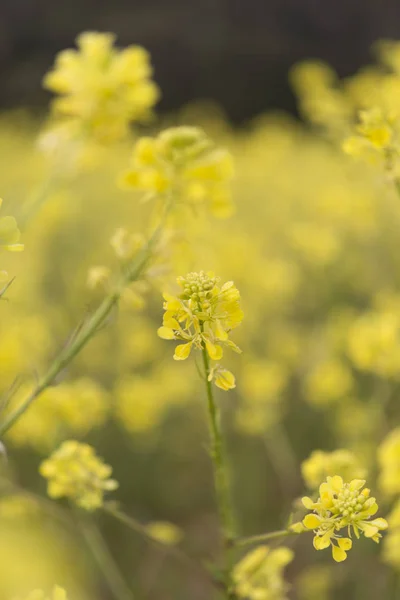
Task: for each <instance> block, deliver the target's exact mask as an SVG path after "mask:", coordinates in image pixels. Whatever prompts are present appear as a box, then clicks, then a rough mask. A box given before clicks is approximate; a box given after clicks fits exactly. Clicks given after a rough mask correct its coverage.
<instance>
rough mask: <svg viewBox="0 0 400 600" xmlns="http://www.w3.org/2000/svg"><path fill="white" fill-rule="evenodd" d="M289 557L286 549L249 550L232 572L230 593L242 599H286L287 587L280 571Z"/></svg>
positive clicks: (290, 554)
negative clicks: (232, 592)
mask: <svg viewBox="0 0 400 600" xmlns="http://www.w3.org/2000/svg"><path fill="white" fill-rule="evenodd" d="M293 557H294V553H293V551H292V550H290V549H289V548H286V547H281V548H276V549H275V550H273V549H270V548H269V547H268V546H259V547H258V548H255V549H254V550H251V551H250V552H249V553H248V554H246V556H245V557H244V558H242V560H241V561H240V562H239V563H238V564H237V565H236V566H235V567H234V569H233V573H232V580H233V585H234V593H235V594H236V596H237V597H238V598H244V599H246V600H286V598H287V596H286V592H287V590H288V585H287V583H286V582H285V580H284V579H283V570H284V568H285V567H286V565H288V564H289V563H290V562H291V561H292V560H293Z"/></svg>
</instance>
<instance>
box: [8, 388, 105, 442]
mask: <svg viewBox="0 0 400 600" xmlns="http://www.w3.org/2000/svg"><path fill="white" fill-rule="evenodd" d="M32 387H33V385H32V384H29V385H22V386H21V388H20V389H19V390H18V392H17V393H16V395H15V397H14V398H13V400H12V402H11V403H10V406H11V407H12V408H14V407H16V406H18V405H19V404H20V402H21V401H22V400H23V399H24V398H26V396H27V395H28V394H29V392H30V391H31V390H32ZM108 412H109V397H108V395H107V393H106V392H105V390H104V389H103V388H102V387H101V386H100V385H99V384H97V383H96V382H95V381H93V380H91V379H90V378H88V377H82V378H79V379H76V380H75V381H71V382H64V383H60V384H59V385H57V386H54V387H50V388H48V389H47V390H45V391H44V392H43V394H42V395H41V396H40V398H39V399H38V401H37V403H36V405H35V410H32V411H27V412H26V413H25V414H24V416H23V417H22V418H21V419H20V420H19V421H18V423H17V424H16V425H15V427H13V428H12V429H11V430H10V432H9V434H8V435H7V439H8V440H10V441H12V443H13V444H15V446H20V447H23V446H28V447H32V448H35V449H37V450H39V451H45V452H46V451H48V450H49V449H52V448H54V446H55V445H56V444H57V443H59V442H60V441H61V440H62V439H63V438H64V437H65V436H69V435H72V434H73V435H74V436H84V435H86V434H87V433H88V432H89V431H90V430H91V429H94V428H96V427H99V426H101V425H104V423H105V421H106V418H107V414H108Z"/></svg>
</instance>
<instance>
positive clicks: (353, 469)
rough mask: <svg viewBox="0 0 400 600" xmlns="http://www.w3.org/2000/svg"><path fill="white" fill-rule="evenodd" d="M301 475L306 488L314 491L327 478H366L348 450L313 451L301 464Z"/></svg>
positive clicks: (362, 468)
mask: <svg viewBox="0 0 400 600" xmlns="http://www.w3.org/2000/svg"><path fill="white" fill-rule="evenodd" d="M301 474H302V476H303V479H304V481H305V484H306V485H307V487H308V488H309V489H311V490H315V489H317V488H318V486H319V484H320V483H321V481H323V480H324V479H326V478H327V477H328V476H333V475H335V474H337V475H340V476H341V477H342V478H343V479H344V480H346V481H351V480H352V479H362V478H363V477H365V476H366V469H365V468H364V467H363V466H361V464H360V461H359V460H358V459H357V457H356V456H355V455H354V453H353V452H350V450H345V449H339V450H335V451H334V452H323V451H322V450H314V452H312V453H311V455H310V456H309V457H308V458H307V460H305V461H303V462H302V464H301Z"/></svg>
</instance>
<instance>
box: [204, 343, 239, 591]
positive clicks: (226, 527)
mask: <svg viewBox="0 0 400 600" xmlns="http://www.w3.org/2000/svg"><path fill="white" fill-rule="evenodd" d="M202 354H203V364H204V371H205V375H206V377H205V383H206V391H207V405H208V421H209V430H210V437H211V452H210V454H211V459H212V464H213V468H214V484H215V491H216V496H217V504H218V512H219V516H220V520H221V527H222V535H223V539H224V547H225V552H226V554H227V566H226V569H227V572H226V578H227V584H228V587H229V584H230V571H231V568H232V565H231V560H230V557H229V554H230V550H231V547H232V540H233V538H234V536H235V522H234V515H233V511H232V505H231V498H230V490H229V482H228V473H227V467H226V463H225V457H224V449H223V441H222V435H221V429H220V417H219V411H218V407H217V405H216V403H215V400H214V392H213V387H212V383H211V381H209V379H208V377H209V375H210V361H209V358H208V354H207V350H206V348H203V350H202Z"/></svg>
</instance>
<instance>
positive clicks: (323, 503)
mask: <svg viewBox="0 0 400 600" xmlns="http://www.w3.org/2000/svg"><path fill="white" fill-rule="evenodd" d="M364 485H365V480H363V479H353V480H352V481H351V482H350V483H344V481H343V479H342V477H340V476H339V475H335V476H334V477H327V479H326V481H325V482H324V483H322V484H321V485H320V486H319V498H318V500H317V501H316V502H314V501H313V500H312V499H311V498H308V497H307V496H306V497H304V498H303V499H302V502H303V504H304V506H305V507H306V508H307V509H308V510H312V511H313V512H312V513H310V514H308V515H306V516H305V517H304V519H303V525H304V527H306V529H312V530H313V531H314V534H315V536H314V541H313V543H314V548H315V549H316V550H324V549H325V548H328V547H329V546H331V548H332V556H333V559H334V560H335V561H336V562H342V561H343V560H346V558H347V552H348V551H349V550H350V549H351V547H352V544H353V542H352V539H351V536H352V532H353V533H354V534H355V536H356V538H357V539H358V538H359V537H360V533H363V534H364V536H365V537H366V538H371V539H373V540H374V542H377V543H378V542H379V540H380V538H381V537H382V535H381V533H380V531H383V530H385V529H387V526H388V524H387V521H386V520H385V519H382V518H377V519H372V520H370V519H371V517H372V516H373V515H374V514H375V513H376V512H377V510H378V505H377V503H376V500H375V498H373V497H370V490H369V489H368V488H364ZM342 529H345V530H346V532H347V535H348V537H341V536H340V535H338V532H340V531H341V530H342Z"/></svg>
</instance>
